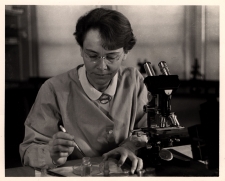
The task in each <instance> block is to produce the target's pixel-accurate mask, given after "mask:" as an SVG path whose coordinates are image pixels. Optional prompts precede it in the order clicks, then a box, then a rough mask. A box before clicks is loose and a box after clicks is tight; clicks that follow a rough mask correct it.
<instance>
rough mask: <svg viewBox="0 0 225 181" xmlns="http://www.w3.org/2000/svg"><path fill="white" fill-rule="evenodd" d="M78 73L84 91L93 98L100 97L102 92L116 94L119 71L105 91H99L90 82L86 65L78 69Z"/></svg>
mask: <svg viewBox="0 0 225 181" xmlns="http://www.w3.org/2000/svg"><path fill="white" fill-rule="evenodd" d="M78 75H79V80H80V83H81V86H82V87H83V89H84V92H85V93H86V94H87V96H88V97H89V98H90V99H91V100H98V99H99V97H100V96H101V95H102V93H105V94H109V95H110V96H114V94H115V92H116V86H117V80H118V73H116V75H115V76H114V77H113V78H112V81H111V82H110V84H109V86H108V87H107V89H106V90H105V91H104V92H100V91H98V90H97V89H95V88H94V87H93V86H92V85H91V84H90V83H89V81H88V79H87V74H86V68H85V66H82V67H80V68H79V69H78Z"/></svg>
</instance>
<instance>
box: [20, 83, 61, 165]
mask: <svg viewBox="0 0 225 181" xmlns="http://www.w3.org/2000/svg"><path fill="white" fill-rule="evenodd" d="M59 120H61V116H60V113H59V108H58V104H57V99H56V94H55V92H54V89H53V88H52V86H51V83H49V82H48V81H47V82H45V83H44V84H43V85H42V87H41V88H40V90H39V92H38V95H37V98H36V100H35V103H34V104H33V106H32V108H31V110H30V113H29V115H28V117H27V119H26V121H25V124H24V125H25V136H24V140H23V142H22V143H21V144H20V149H19V151H20V156H21V160H22V163H23V165H29V166H31V167H46V168H51V167H54V166H53V164H52V159H51V157H50V152H49V146H48V142H49V141H50V140H51V139H52V136H53V135H54V134H55V133H56V132H58V126H57V123H58V121H59Z"/></svg>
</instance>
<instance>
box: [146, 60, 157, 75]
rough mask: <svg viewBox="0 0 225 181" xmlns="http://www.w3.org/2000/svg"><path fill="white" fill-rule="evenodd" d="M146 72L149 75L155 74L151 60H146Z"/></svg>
mask: <svg viewBox="0 0 225 181" xmlns="http://www.w3.org/2000/svg"><path fill="white" fill-rule="evenodd" d="M144 68H145V72H146V73H147V75H148V76H155V71H154V70H153V68H152V66H151V62H145V63H144Z"/></svg>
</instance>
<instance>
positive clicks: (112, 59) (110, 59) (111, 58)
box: [83, 50, 123, 64]
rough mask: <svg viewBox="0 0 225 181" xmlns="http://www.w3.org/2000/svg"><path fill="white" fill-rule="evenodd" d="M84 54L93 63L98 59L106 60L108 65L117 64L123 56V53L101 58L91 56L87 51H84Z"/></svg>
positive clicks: (95, 55)
mask: <svg viewBox="0 0 225 181" xmlns="http://www.w3.org/2000/svg"><path fill="white" fill-rule="evenodd" d="M83 51H84V50H83ZM84 53H85V56H86V58H88V59H89V60H91V61H92V62H96V61H97V60H98V59H104V60H105V61H106V63H108V64H113V63H115V62H117V61H118V60H119V59H120V58H121V56H122V54H123V53H121V54H119V55H118V54H117V55H114V54H113V55H106V56H99V55H97V54H93V53H91V54H89V53H87V52H85V51H84Z"/></svg>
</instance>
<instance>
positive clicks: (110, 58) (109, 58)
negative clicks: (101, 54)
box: [106, 57, 116, 60]
mask: <svg viewBox="0 0 225 181" xmlns="http://www.w3.org/2000/svg"><path fill="white" fill-rule="evenodd" d="M115 58H116V57H106V59H108V60H114V59H115Z"/></svg>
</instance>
